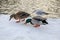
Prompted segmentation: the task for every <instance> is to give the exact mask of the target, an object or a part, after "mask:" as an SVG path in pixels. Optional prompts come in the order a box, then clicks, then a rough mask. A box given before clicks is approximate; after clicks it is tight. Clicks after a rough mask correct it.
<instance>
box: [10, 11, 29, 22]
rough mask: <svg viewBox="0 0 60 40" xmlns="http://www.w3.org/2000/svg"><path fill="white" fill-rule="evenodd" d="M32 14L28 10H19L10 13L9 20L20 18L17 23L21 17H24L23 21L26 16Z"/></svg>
mask: <svg viewBox="0 0 60 40" xmlns="http://www.w3.org/2000/svg"><path fill="white" fill-rule="evenodd" d="M29 16H30V14H28V13H27V12H24V11H19V12H17V13H16V14H12V15H10V19H9V21H10V20H11V19H12V18H14V19H15V20H18V21H16V23H19V22H20V20H21V19H23V20H22V21H24V20H25V18H27V17H29Z"/></svg>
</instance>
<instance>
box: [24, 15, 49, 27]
mask: <svg viewBox="0 0 60 40" xmlns="http://www.w3.org/2000/svg"><path fill="white" fill-rule="evenodd" d="M46 20H47V19H46V18H43V17H41V16H35V17H32V18H28V19H27V20H26V21H25V23H24V24H27V23H30V24H32V25H33V26H34V27H39V26H40V21H41V22H42V23H43V24H44V25H45V24H48V22H47V21H46Z"/></svg>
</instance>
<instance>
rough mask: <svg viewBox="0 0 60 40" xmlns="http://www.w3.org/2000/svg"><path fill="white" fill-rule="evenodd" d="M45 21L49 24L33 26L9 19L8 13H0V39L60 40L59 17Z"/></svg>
mask: <svg viewBox="0 0 60 40" xmlns="http://www.w3.org/2000/svg"><path fill="white" fill-rule="evenodd" d="M47 21H48V23H49V24H47V25H41V26H40V27H39V28H35V27H33V26H32V25H30V24H27V25H24V24H23V23H22V22H21V23H16V22H15V21H14V20H13V19H12V20H11V21H9V15H0V40H60V19H52V18H48V20H47Z"/></svg>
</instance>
